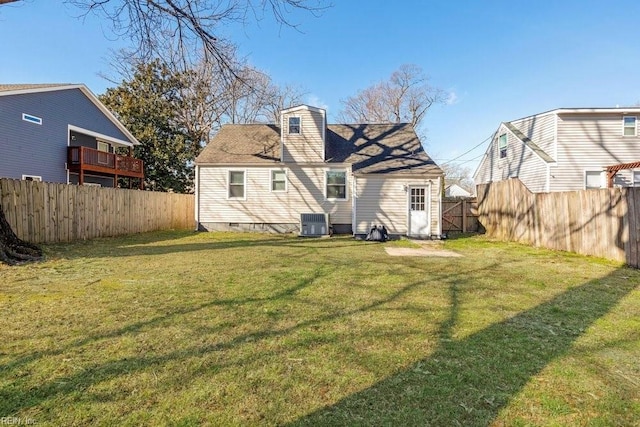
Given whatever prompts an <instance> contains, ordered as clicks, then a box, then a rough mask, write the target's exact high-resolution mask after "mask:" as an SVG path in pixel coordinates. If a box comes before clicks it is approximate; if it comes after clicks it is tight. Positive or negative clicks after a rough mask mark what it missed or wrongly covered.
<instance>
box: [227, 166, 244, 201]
mask: <svg viewBox="0 0 640 427" xmlns="http://www.w3.org/2000/svg"><path fill="white" fill-rule="evenodd" d="M245 187H246V174H245V171H238V170H230V171H229V193H228V195H229V198H230V199H244V198H245Z"/></svg>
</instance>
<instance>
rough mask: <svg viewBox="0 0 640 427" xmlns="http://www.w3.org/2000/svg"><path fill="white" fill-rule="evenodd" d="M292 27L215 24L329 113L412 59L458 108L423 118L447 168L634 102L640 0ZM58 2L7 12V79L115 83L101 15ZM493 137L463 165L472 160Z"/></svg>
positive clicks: (418, 13) (305, 19) (407, 9)
mask: <svg viewBox="0 0 640 427" xmlns="http://www.w3.org/2000/svg"><path fill="white" fill-rule="evenodd" d="M333 2H334V5H333V7H331V8H329V9H328V10H326V11H325V12H324V13H322V15H321V16H320V17H317V18H316V17H313V16H311V15H308V14H303V13H295V14H293V15H291V20H292V21H293V22H295V23H297V24H299V26H298V29H297V30H296V29H292V28H288V27H278V26H277V25H276V24H275V23H274V22H272V20H270V19H264V20H262V21H260V22H259V23H255V22H254V23H250V24H249V25H247V26H245V27H239V26H228V27H225V28H221V29H220V32H221V33H222V34H224V35H225V36H228V37H230V38H232V40H233V41H234V42H235V43H236V44H238V46H239V49H240V52H241V54H242V55H245V56H246V57H247V59H248V61H249V62H250V63H251V64H252V65H254V66H256V67H258V68H260V69H262V70H264V71H266V72H267V73H268V74H269V75H271V77H272V78H273V79H274V80H275V82H276V83H279V84H291V85H296V86H299V87H301V88H303V89H304V90H305V91H306V92H307V93H308V96H307V100H306V101H307V102H308V103H311V104H314V105H316V106H322V107H325V108H327V113H328V116H329V120H330V121H333V119H334V117H335V116H336V115H337V113H338V112H339V111H340V109H341V108H342V104H341V102H340V100H342V99H345V98H347V97H348V96H351V95H353V94H355V93H356V92H357V91H358V90H360V89H363V88H366V87H368V86H370V85H372V84H375V83H377V82H379V81H381V80H383V79H386V78H388V77H389V76H390V74H391V73H392V72H393V71H394V70H396V69H397V68H398V67H399V66H400V65H402V64H408V63H411V64H417V65H419V66H421V67H422V68H423V69H424V71H425V73H426V74H427V75H428V76H429V77H430V83H431V84H432V85H433V86H437V87H440V88H442V89H444V90H446V91H448V92H450V93H451V102H450V103H448V104H447V105H440V106H436V107H434V108H433V109H432V110H431V111H430V112H429V113H428V115H427V116H426V118H425V124H426V128H427V139H426V141H423V143H424V145H425V147H426V149H427V151H428V152H429V153H430V154H431V155H432V156H433V157H434V158H436V161H437V162H439V163H445V162H446V161H449V160H451V159H455V158H457V157H459V156H460V155H461V154H463V153H464V152H466V151H468V150H469V149H471V148H472V147H474V146H476V145H478V144H479V143H480V142H481V141H483V140H485V139H486V138H487V137H489V136H490V135H491V133H492V132H493V131H494V130H495V129H496V128H497V126H498V125H499V123H500V122H502V121H506V120H513V119H516V118H519V117H523V116H527V115H531V114H535V113H538V112H542V111H547V110H550V109H554V108H560V107H614V106H616V105H620V106H628V105H634V104H637V103H638V102H640V93H639V91H638V89H637V88H636V87H635V85H634V84H633V82H634V81H636V79H637V77H638V75H639V70H640V44H639V43H638V40H639V37H638V36H639V35H640V30H639V28H640V26H639V25H638V22H639V21H638V20H639V17H640V2H638V1H637V0H635V1H627V0H619V1H616V2H605V1H591V0H582V1H576V0H563V1H547V0H540V1H536V2H533V1H519V0H512V1H491V0H485V1H480V0H477V1H474V0H469V1H463V2H451V1H444V0H443V1H428V0H422V1H412V0H399V1H395V2H390V1H388V0H386V1H382V0H368V1H355V0H333ZM78 14H79V11H78V10H76V9H74V8H72V7H70V6H69V7H68V6H65V5H63V4H61V2H58V1H51V0H46V1H43V0H26V1H25V2H19V3H18V4H16V5H9V6H0V40H2V42H0V83H49V82H71V83H85V84H86V85H87V86H88V87H89V88H90V89H91V90H92V91H93V92H94V93H96V94H101V93H103V92H104V91H105V89H106V88H107V87H110V86H112V85H111V84H110V83H109V82H108V81H106V80H104V79H103V78H101V77H100V76H99V73H104V74H110V72H111V70H110V65H109V52H110V51H111V50H117V49H119V48H120V47H124V46H126V40H121V39H117V38H116V37H114V36H113V35H112V34H111V33H110V30H109V26H108V24H107V23H106V22H105V21H102V20H100V19H98V18H96V17H88V18H86V19H84V20H82V19H78V18H77V15H78ZM486 146H487V143H485V144H483V145H481V146H480V147H478V148H476V149H475V150H473V151H471V152H470V153H469V154H466V155H464V156H462V157H461V158H459V159H458V161H457V162H461V161H466V163H464V164H465V165H466V166H470V167H471V168H475V166H476V164H477V162H478V159H477V158H478V157H479V156H481V155H482V153H483V152H484V149H485V148H486Z"/></svg>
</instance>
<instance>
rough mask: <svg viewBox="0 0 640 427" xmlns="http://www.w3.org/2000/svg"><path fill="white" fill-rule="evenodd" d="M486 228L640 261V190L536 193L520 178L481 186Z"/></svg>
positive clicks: (551, 244)
mask: <svg viewBox="0 0 640 427" xmlns="http://www.w3.org/2000/svg"><path fill="white" fill-rule="evenodd" d="M478 218H479V220H480V222H481V226H484V228H485V230H486V233H487V234H488V235H489V236H491V237H493V238H497V239H502V240H511V241H518V242H521V243H527V244H531V245H535V246H540V247H546V248H550V249H557V250H564V251H572V252H577V253H581V254H585V255H594V256H598V257H604V258H609V259H614V260H618V261H625V262H626V263H627V264H629V265H632V266H635V267H638V266H640V189H637V188H626V189H619V188H618V189H615V188H614V189H601V190H585V191H573V192H564V193H563V192H559V193H546V194H545V193H538V194H533V193H531V192H530V191H529V190H528V189H527V188H526V187H525V186H524V185H523V184H522V183H521V182H520V181H519V180H518V179H510V180H507V181H501V182H495V183H490V184H485V185H481V186H479V187H478Z"/></svg>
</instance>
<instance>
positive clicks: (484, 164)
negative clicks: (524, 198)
mask: <svg viewBox="0 0 640 427" xmlns="http://www.w3.org/2000/svg"><path fill="white" fill-rule="evenodd" d="M639 117H640V108H638V107H634V108H562V109H557V110H552V111H548V112H545V113H541V114H536V115H533V116H529V117H525V118H522V119H518V120H513V121H511V122H504V123H502V124H500V126H499V127H498V129H497V130H496V132H495V134H494V136H493V139H492V141H491V144H489V147H488V148H487V151H486V152H485V154H484V157H483V158H482V160H481V162H480V165H479V166H478V169H477V170H476V172H475V174H474V180H475V183H476V184H485V183H489V182H494V181H501V180H504V179H508V178H519V179H520V181H522V182H523V183H524V184H525V185H526V186H527V188H529V190H530V191H532V192H551V191H571V190H583V189H589V188H603V187H607V186H608V185H609V178H611V184H612V185H616V186H623V187H629V186H638V185H640V163H639V164H637V165H634V163H636V162H640V135H639V134H638V118H639ZM620 165H623V167H622V166H620ZM616 166H617V167H616ZM613 169H617V170H616V171H614V172H611V171H613ZM608 170H609V172H608ZM616 172H617V173H616ZM614 175H615V176H614Z"/></svg>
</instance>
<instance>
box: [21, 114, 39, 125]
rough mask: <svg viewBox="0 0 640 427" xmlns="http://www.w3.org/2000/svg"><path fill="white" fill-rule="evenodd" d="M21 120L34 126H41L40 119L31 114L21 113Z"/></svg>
mask: <svg viewBox="0 0 640 427" xmlns="http://www.w3.org/2000/svg"><path fill="white" fill-rule="evenodd" d="M22 120H24V121H25V122H29V123H35V124H36V125H41V124H42V119H41V118H40V117H36V116H32V115H31V114H26V113H22Z"/></svg>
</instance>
